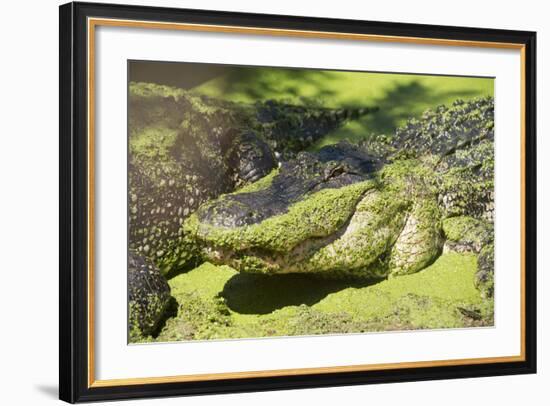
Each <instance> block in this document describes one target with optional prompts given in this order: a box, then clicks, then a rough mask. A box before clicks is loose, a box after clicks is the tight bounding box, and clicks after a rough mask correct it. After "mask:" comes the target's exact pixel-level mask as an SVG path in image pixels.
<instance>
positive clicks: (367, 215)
mask: <svg viewBox="0 0 550 406" xmlns="http://www.w3.org/2000/svg"><path fill="white" fill-rule="evenodd" d="M493 125H494V124H493V100H492V99H490V98H487V99H480V100H475V101H472V102H468V103H466V102H461V101H457V102H455V103H454V104H453V106H452V107H450V108H445V107H440V108H438V109H437V110H436V111H435V112H430V111H428V112H426V113H425V114H424V115H423V116H422V117H421V119H420V120H410V121H409V122H408V123H407V124H406V125H405V126H403V127H401V128H400V129H398V130H397V132H396V134H395V135H394V136H393V137H384V136H379V137H374V138H373V139H371V140H370V141H369V142H367V143H364V144H363V145H361V146H352V145H350V144H345V143H341V144H338V145H336V146H330V147H327V148H323V149H322V150H321V151H320V152H319V153H317V154H312V153H301V154H299V155H298V156H297V157H296V158H295V159H293V160H290V161H289V162H286V163H285V164H283V166H282V167H281V168H280V170H279V172H278V173H277V174H276V175H275V176H273V177H272V179H271V181H270V182H269V183H267V182H264V184H263V186H262V187H261V188H259V190H258V189H257V190H254V191H252V192H250V191H245V192H239V191H237V192H236V193H232V194H226V195H223V196H221V197H219V198H218V199H216V200H214V201H211V202H208V203H206V204H204V205H202V206H201V207H200V208H199V209H198V210H197V212H196V213H194V214H193V215H192V216H191V217H190V218H188V219H187V221H186V222H185V223H184V227H183V230H184V232H185V233H186V235H188V236H189V237H190V238H191V239H192V240H195V241H196V245H197V246H198V247H200V249H201V251H202V253H203V255H204V256H205V258H207V259H208V260H210V261H212V262H214V263H218V264H228V265H230V266H232V267H234V268H235V269H237V270H239V271H241V272H256V273H269V274H274V273H290V272H292V273H295V272H296V273H321V274H325V275H327V276H330V277H332V276H342V275H344V276H356V277H357V276H358V277H386V276H397V275H403V274H408V273H412V272H417V271H419V270H421V269H423V268H424V267H426V266H427V265H429V264H430V263H431V262H433V261H434V260H435V259H436V258H437V256H438V255H440V253H441V252H442V250H443V247H444V245H445V247H446V249H450V250H452V249H456V250H469V251H473V252H477V253H479V252H480V251H481V250H482V249H483V250H485V251H487V250H488V249H489V248H486V247H489V246H490V244H491V243H492V239H493V237H492V234H493V232H492V225H491V223H492V208H493V205H492V204H493V178H492V176H493V138H494V135H493ZM458 216H460V217H458ZM461 222H462V223H464V224H461ZM474 223H475V224H474ZM444 225H446V226H447V228H446V229H445V227H444ZM472 226H475V227H474V228H475V230H477V231H479V233H477V231H476V232H475V233H474V234H475V235H477V236H478V237H479V238H478V239H479V241H471V240H472V228H471V227H472ZM476 227H477V228H476ZM480 230H481V231H480ZM446 232H447V235H446ZM476 233H477V234H476ZM446 240H447V243H446V244H445V241H446ZM464 247H466V248H464ZM485 251H484V252H485ZM491 259H492V257H491V256H490V255H488V254H487V253H486V254H485V255H484V260H483V261H482V262H483V270H482V269H480V272H479V273H478V275H479V277H478V285H480V286H481V285H483V284H484V283H485V282H487V281H489V282H487V283H490V281H492V275H489V273H491V272H492V271H491V266H490V260H491ZM480 288H481V287H480ZM483 290H484V291H486V292H491V291H492V288H490V287H484V288H483Z"/></svg>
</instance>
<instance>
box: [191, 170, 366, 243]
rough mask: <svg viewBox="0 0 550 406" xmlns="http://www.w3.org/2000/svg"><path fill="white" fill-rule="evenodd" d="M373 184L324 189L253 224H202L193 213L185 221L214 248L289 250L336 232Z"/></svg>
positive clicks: (363, 183)
mask: <svg viewBox="0 0 550 406" xmlns="http://www.w3.org/2000/svg"><path fill="white" fill-rule="evenodd" d="M373 187H374V183H373V182H371V181H365V182H361V183H357V184H354V185H350V186H347V187H343V188H339V189H323V190H321V191H319V192H316V193H314V194H312V195H310V196H309V197H307V198H305V199H304V200H302V201H300V202H298V203H296V204H294V205H293V206H291V207H290V208H289V209H288V212H287V213H284V214H281V215H278V216H274V217H270V218H268V219H266V220H264V221H262V222H261V223H258V224H253V225H250V226H243V227H237V228H223V227H214V226H211V225H209V224H201V223H200V222H199V221H198V218H197V216H196V215H193V216H191V217H190V218H189V219H188V220H187V221H186V222H185V224H184V230H185V232H186V233H189V234H191V235H195V236H197V237H199V239H201V240H203V241H204V242H206V243H208V244H211V245H212V246H214V247H220V248H228V249H232V250H237V251H240V250H244V249H248V248H262V249H266V250H271V251H276V252H287V251H289V250H291V249H292V248H293V247H295V246H296V245H297V244H299V243H301V242H303V241H305V240H307V239H309V238H315V237H326V236H328V235H330V234H332V233H334V232H335V231H336V230H337V229H339V228H340V227H341V226H342V225H343V224H344V223H345V222H346V221H347V220H348V219H349V218H350V216H351V214H352V213H353V211H354V209H355V206H356V204H357V202H358V200H359V199H360V198H361V196H362V195H363V194H364V193H365V192H366V191H367V190H369V189H371V188H373Z"/></svg>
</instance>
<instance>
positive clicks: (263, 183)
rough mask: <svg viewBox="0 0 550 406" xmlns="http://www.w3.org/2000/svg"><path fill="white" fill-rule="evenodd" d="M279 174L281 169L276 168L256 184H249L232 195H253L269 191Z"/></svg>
mask: <svg viewBox="0 0 550 406" xmlns="http://www.w3.org/2000/svg"><path fill="white" fill-rule="evenodd" d="M278 174H279V168H275V169H273V170H272V171H271V172H269V173H268V174H267V175H266V176H264V177H263V178H261V179H259V180H257V181H256V182H253V183H249V184H248V185H245V186H243V187H242V188H240V189H238V190H237V191H235V192H234V193H232V194H237V193H252V192H257V191H259V190H264V189H267V188H268V187H269V186H270V185H271V182H273V178H275V176H277V175H278Z"/></svg>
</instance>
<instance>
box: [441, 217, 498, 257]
mask: <svg viewBox="0 0 550 406" xmlns="http://www.w3.org/2000/svg"><path fill="white" fill-rule="evenodd" d="M443 231H444V233H445V237H446V238H447V243H446V248H447V249H448V250H450V251H459V252H460V251H471V252H480V251H481V249H482V248H483V246H484V245H486V244H488V243H490V242H491V241H492V240H493V226H492V224H490V223H488V222H486V221H483V220H479V219H475V218H473V217H469V216H457V217H450V218H447V219H445V220H444V221H443Z"/></svg>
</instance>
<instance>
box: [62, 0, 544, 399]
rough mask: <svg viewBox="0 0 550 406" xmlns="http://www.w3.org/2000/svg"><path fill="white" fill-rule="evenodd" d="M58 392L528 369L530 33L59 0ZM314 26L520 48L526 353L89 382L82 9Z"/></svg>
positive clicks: (531, 352) (532, 278) (185, 391)
mask: <svg viewBox="0 0 550 406" xmlns="http://www.w3.org/2000/svg"><path fill="white" fill-rule="evenodd" d="M59 13H60V14H59V16H60V32H59V50H60V60H59V63H60V71H59V81H60V87H59V92H60V105H59V123H60V161H59V181H60V195H59V199H60V205H59V217H60V223H59V228H60V252H59V259H60V261H59V262H60V268H59V317H60V327H59V336H60V341H59V354H60V357H59V366H60V374H59V397H60V399H62V400H64V401H67V402H71V403H74V402H83V401H98V400H113V399H127V398H145V397H160V396H181V395H195V394H214V393H235V392H248V391H266V390H279V389H297V388H312V387H326V386H343V385H359V384H372V383H388V382H404V381H423V380H432V379H450V378H466V377H482V376H497V375H512V374H528V373H535V372H536V217H537V216H536V141H535V137H536V83H535V82H536V33H535V32H528V31H510V30H497V29H480V28H464V27H450V26H435V25H419V24H402V23H389V22H373V21H356V20H341V19H325V18H309V17H295V16H281V15H261V14H247V13H233V12H217V11H204V10H189V9H173V8H159V7H143V6H125V5H113V4H93V3H68V4H65V5H62V6H60V9H59ZM90 17H95V18H111V19H128V20H140V21H162V22H171V23H193V24H208V25H224V26H240V27H259V28H268V29H283V30H300V31H316V32H319V31H322V32H328V33H351V34H368V35H378V36H392V37H409V38H424V39H441V40H453V41H483V42H485V43H489V44H490V43H509V44H517V45H519V46H522V47H523V52H524V58H525V59H524V60H525V64H524V89H523V90H524V123H523V124H524V133H525V135H524V153H525V155H524V188H523V191H524V194H525V195H524V196H523V199H524V211H523V219H522V222H523V225H524V230H525V233H524V241H523V243H524V256H523V262H524V263H523V266H524V270H525V271H524V273H525V278H524V292H523V294H524V310H525V317H524V338H525V341H524V359H523V360H519V361H514V362H494V363H481V364H479V363H477V364H475V363H472V364H471V365H448V366H445V365H444V366H428V367H414V368H398V369H386V370H370V371H359V372H357V371H355V372H334V373H308V374H303V375H286V376H271V377H253V378H250V377H247V378H232V379H216V380H206V381H187V382H164V383H146V384H131V385H117V386H93V385H90V382H89V376H88V371H89V362H90V360H89V352H88V340H89V329H88V326H89V324H88V322H89V319H88V316H89V314H88V311H87V308H88V303H89V302H88V300H89V297H88V294H89V286H88V279H87V266H88V260H89V258H88V244H87V239H88V217H87V210H88V204H89V194H88V188H87V182H88V177H87V166H88V162H87V159H88V151H87V145H88V144H87V126H88V109H87V98H88V94H87V74H88V72H87V66H88V65H87V63H88V55H87V51H86V50H87V39H88V38H87V35H88V32H87V19H88V18H90Z"/></svg>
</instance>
